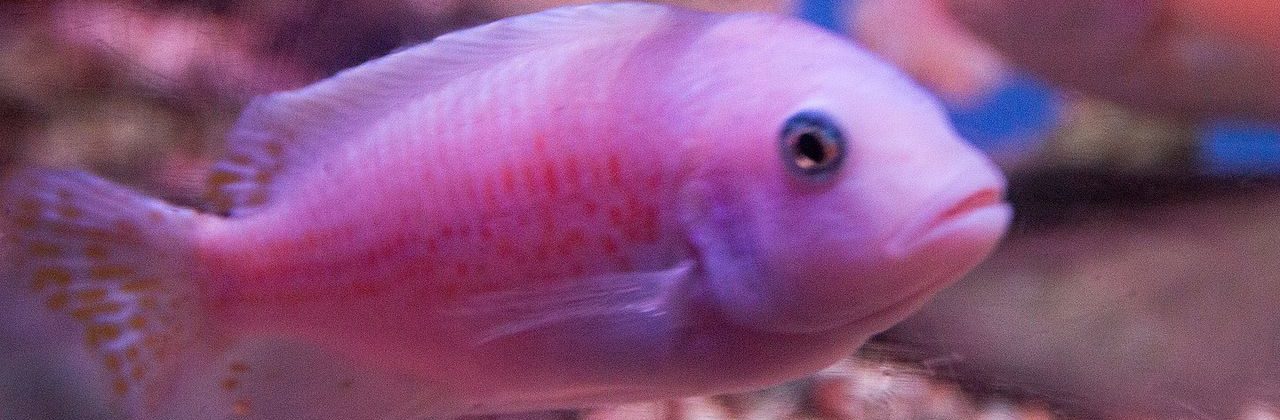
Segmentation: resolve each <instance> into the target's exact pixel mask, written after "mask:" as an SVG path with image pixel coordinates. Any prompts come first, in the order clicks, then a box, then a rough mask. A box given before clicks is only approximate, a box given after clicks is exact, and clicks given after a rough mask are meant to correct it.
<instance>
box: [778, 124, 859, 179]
mask: <svg viewBox="0 0 1280 420" xmlns="http://www.w3.org/2000/svg"><path fill="white" fill-rule="evenodd" d="M780 146H781V152H782V160H783V161H784V162H785V163H786V165H787V168H789V169H790V170H791V172H792V173H795V174H798V175H800V176H801V177H803V178H807V179H810V180H815V181H822V180H826V179H828V178H830V177H831V176H832V175H833V174H835V173H836V171H837V170H839V169H840V164H841V162H843V161H844V154H845V145H844V136H843V135H842V134H841V133H840V129H839V128H838V127H836V124H835V122H833V121H831V118H829V117H827V116H826V114H823V113H821V112H817V111H801V112H799V113H796V114H795V115H793V116H791V118H788V119H787V122H786V123H785V124H783V127H782V137H781V139H780Z"/></svg>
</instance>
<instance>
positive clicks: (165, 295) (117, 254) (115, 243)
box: [0, 170, 201, 418]
mask: <svg viewBox="0 0 1280 420" xmlns="http://www.w3.org/2000/svg"><path fill="white" fill-rule="evenodd" d="M194 222H195V214H194V213H193V212H191V211H188V210H183V209H179V208H176V207H173V206H170V205H168V204H166V203H164V202H161V201H159V200H154V199H149V198H146V197H144V196H142V195H140V194H137V193H135V192H132V191H130V190H127V189H125V188H123V187H120V186H117V185H114V184H112V183H110V182H107V181H104V180H101V179H98V178H95V177H93V176H91V175H88V174H84V173H80V172H69V171H54V170H22V171H19V172H17V173H15V174H13V175H12V176H10V177H9V178H7V179H6V180H5V181H4V182H3V184H0V232H4V233H6V234H7V238H5V239H6V241H5V244H6V246H10V247H11V248H10V250H9V251H10V252H9V253H8V255H9V257H10V258H12V259H13V263H12V269H13V270H15V273H14V274H15V276H14V277H13V278H12V279H10V280H7V281H5V283H7V284H0V290H2V291H4V293H18V294H27V295H28V296H30V297H32V298H35V299H38V300H41V301H42V302H43V304H44V305H43V306H44V307H45V308H47V310H48V311H49V312H50V313H51V314H53V315H54V316H63V317H69V318H71V319H74V320H75V321H76V322H75V325H78V326H79V328H82V329H83V336H82V337H83V338H82V341H83V343H82V344H83V345H85V346H87V347H88V349H89V350H90V352H91V353H92V354H94V355H96V357H97V358H98V359H99V360H98V362H99V364H100V365H101V366H102V368H103V369H104V371H105V372H106V375H105V377H106V378H108V383H105V384H103V387H105V389H106V390H107V392H108V393H110V394H112V395H114V396H115V397H116V399H117V400H118V401H119V402H120V404H121V407H120V408H121V409H122V410H123V411H125V412H127V413H129V414H130V415H131V416H132V417H134V418H148V417H149V416H148V413H150V412H153V411H154V409H155V408H156V407H157V406H159V405H160V404H162V403H164V401H163V400H162V399H163V398H164V396H165V395H166V393H167V392H168V391H169V388H170V387H171V386H172V380H173V378H174V377H175V375H176V374H177V372H176V367H177V364H178V363H179V360H182V359H184V358H186V357H188V356H189V355H190V354H191V353H190V352H188V351H187V349H188V347H190V346H191V343H192V342H193V340H194V339H195V337H196V336H197V330H199V329H201V325H200V320H199V319H198V316H197V314H198V312H199V309H198V306H199V302H198V300H197V299H196V296H195V290H194V285H193V284H192V283H191V279H190V277H191V268H192V267H191V264H192V262H193V251H192V247H191V244H190V243H191V237H190V235H191V234H192V233H193V230H194ZM69 344H70V343H69Z"/></svg>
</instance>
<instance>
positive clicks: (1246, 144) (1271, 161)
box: [1200, 121, 1280, 175]
mask: <svg viewBox="0 0 1280 420" xmlns="http://www.w3.org/2000/svg"><path fill="white" fill-rule="evenodd" d="M1200 157H1201V159H1202V161H1203V163H1204V170H1205V171H1207V172H1209V173H1211V174H1217V175H1264V174H1277V173H1280V124H1265V123H1258V122H1246V121H1217V122H1212V123H1209V124H1208V126H1207V127H1205V129H1204V131H1203V132H1202V133H1201V143H1200Z"/></svg>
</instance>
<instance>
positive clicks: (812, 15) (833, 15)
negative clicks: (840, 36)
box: [796, 0, 856, 32]
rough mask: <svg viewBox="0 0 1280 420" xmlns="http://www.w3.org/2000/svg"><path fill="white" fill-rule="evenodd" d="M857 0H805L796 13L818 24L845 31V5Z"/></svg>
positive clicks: (837, 30)
mask: <svg viewBox="0 0 1280 420" xmlns="http://www.w3.org/2000/svg"><path fill="white" fill-rule="evenodd" d="M854 1H856V0H803V1H801V2H800V3H799V4H798V5H797V6H798V8H799V10H797V11H796V15H797V16H799V17H800V18H801V19H804V20H807V21H809V22H812V23H814V24H816V25H818V26H821V27H824V28H827V29H830V30H833V31H836V32H844V23H845V22H844V10H843V8H844V5H846V4H849V3H851V2H854Z"/></svg>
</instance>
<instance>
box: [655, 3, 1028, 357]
mask: <svg viewBox="0 0 1280 420" xmlns="http://www.w3.org/2000/svg"><path fill="white" fill-rule="evenodd" d="M767 34H776V36H768V35H767ZM685 57H686V58H684V59H683V60H682V62H681V63H680V64H679V65H678V66H676V68H677V69H678V71H677V72H675V73H673V75H672V76H671V77H672V78H673V80H672V81H671V82H670V84H669V86H672V87H673V88H672V90H671V91H670V92H669V94H670V95H673V96H675V97H677V98H679V99H678V100H676V101H673V102H672V104H671V105H670V107H669V108H668V111H667V112H674V113H677V114H679V115H685V116H690V115H692V116H696V117H695V118H669V119H668V120H670V121H683V122H685V123H682V124H675V125H673V127H672V130H673V132H674V133H676V134H675V135H678V136H681V138H683V139H685V143H684V145H683V147H682V148H681V153H682V158H681V159H682V160H681V165H683V166H682V169H681V174H682V175H681V176H682V181H681V183H682V186H681V188H680V191H681V192H680V199H679V200H678V201H679V203H680V205H679V210H678V213H679V214H680V217H679V219H680V222H681V226H682V227H683V229H684V233H685V235H686V237H687V241H688V243H689V246H690V249H691V250H692V252H693V253H694V255H696V258H697V263H698V267H699V269H700V272H701V278H700V279H699V281H700V282H701V283H702V286H703V287H704V288H705V290H706V291H707V292H708V293H707V294H708V295H711V296H713V299H712V300H713V301H714V302H715V305H714V306H717V309H718V310H719V311H721V312H722V315H724V317H725V318H726V319H727V320H729V321H730V322H732V323H734V324H737V325H739V326H742V327H747V328H753V329H756V330H760V331H765V332H770V333H820V332H824V331H836V330H840V331H849V330H850V329H852V330H855V331H858V332H859V334H864V335H863V337H864V338H865V336H869V335H870V334H872V333H875V332H878V331H880V330H883V329H885V328H888V326H890V325H892V324H893V323H895V322H897V321H898V320H900V319H901V318H903V317H905V316H906V315H907V314H908V313H910V312H911V311H914V310H915V309H917V308H918V307H919V306H921V305H923V303H924V302H925V301H926V300H927V298H928V297H929V296H931V295H932V294H933V293H934V292H936V291H938V290H939V289H941V288H943V287H945V286H946V285H948V284H950V283H951V282H952V281H954V280H955V279H957V278H958V277H959V276H961V275H962V274H963V273H965V272H966V271H968V270H969V269H970V268H972V267H973V266H974V265H976V264H977V263H978V262H980V261H981V260H982V259H984V258H985V257H986V255H987V254H988V253H989V252H990V251H991V250H992V249H993V247H994V246H995V245H996V243H997V242H998V241H999V239H1000V238H1001V237H1002V235H1003V234H1004V232H1005V230H1006V227H1007V225H1008V223H1009V219H1010V217H1011V213H1012V211H1011V209H1010V207H1009V206H1008V205H1007V204H1006V203H1005V202H1004V199H1003V196H1004V189H1005V181H1004V178H1003V176H1002V175H1001V173H1000V172H999V171H998V170H997V168H996V167H995V166H993V165H992V164H991V163H990V161H989V160H988V159H987V158H986V157H985V156H984V155H982V154H981V153H980V152H978V151H977V150H976V149H974V148H973V147H971V146H970V145H968V144H967V143H966V142H965V141H963V140H962V139H961V138H960V137H959V136H958V135H957V134H956V133H955V132H954V131H953V129H952V127H951V126H950V123H949V122H948V120H947V117H946V115H945V114H944V113H943V111H942V110H941V108H940V106H939V105H938V104H937V102H936V101H935V100H934V99H933V98H932V97H930V96H929V95H928V94H926V93H925V92H923V91H922V90H921V89H920V88H919V87H918V86H916V85H915V84H914V83H912V82H911V81H909V80H908V79H907V78H906V77H905V76H903V75H902V74H900V73H899V72H898V71H896V70H894V69H892V68H890V67H889V66H887V65H885V64H883V63H881V62H880V61H879V60H877V59H876V58H874V57H873V56H872V55H870V54H869V53H867V52H865V51H863V50H861V49H859V48H858V47H856V46H854V45H852V44H850V43H848V42H847V41H845V40H844V39H841V38H838V37H835V36H833V35H830V34H827V33H826V32H824V31H822V30H820V29H817V28H813V27H811V26H808V25H807V24H803V23H799V22H795V21H791V20H787V19H784V18H778V17H770V16H761V15H746V16H738V17H734V18H731V19H730V20H728V21H725V22H722V23H720V24H718V25H716V26H714V27H712V28H711V29H708V30H707V31H706V33H705V34H704V35H703V36H702V37H701V38H700V39H699V40H698V41H696V42H694V43H692V44H691V45H690V47H689V50H688V51H687V52H686V54H685Z"/></svg>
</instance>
